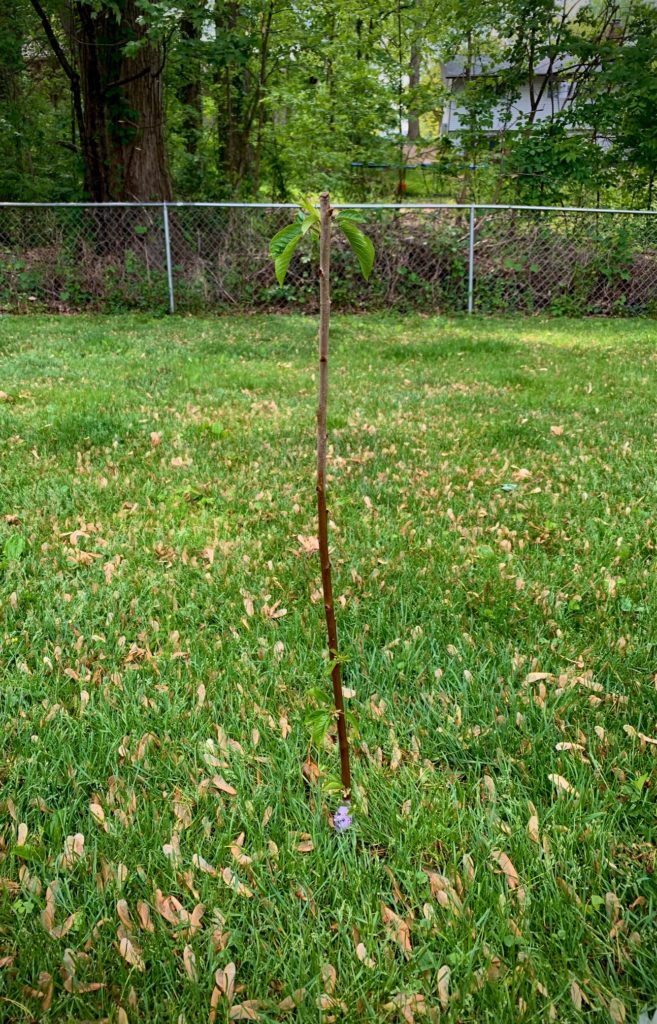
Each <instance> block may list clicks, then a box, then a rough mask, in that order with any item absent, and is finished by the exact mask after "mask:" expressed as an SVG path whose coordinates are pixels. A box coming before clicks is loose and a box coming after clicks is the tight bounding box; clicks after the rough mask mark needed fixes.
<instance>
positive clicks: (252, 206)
mask: <svg viewBox="0 0 657 1024" xmlns="http://www.w3.org/2000/svg"><path fill="white" fill-rule="evenodd" d="M165 206H166V207H169V208H170V209H177V208H191V209H195V208H209V209H229V210H233V209H243V210H298V209H299V208H300V207H299V203H231V202H221V203H214V202H198V203H196V202H191V201H180V202H169V201H167V202H162V201H159V202H158V201H153V200H148V201H147V200H144V202H127V201H126V202H109V203H92V202H72V203H64V202H54V203H46V202H39V203H27V202H0V209H51V208H56V209H69V208H73V209H111V208H118V209H124V208H126V209H127V208H132V209H142V208H144V207H146V208H155V209H158V208H159V209H161V208H162V207H165ZM333 208H334V209H335V210H419V211H427V210H475V211H476V210H519V211H526V212H534V213H601V214H604V213H606V214H629V215H634V216H642V217H657V210H632V209H625V208H624V207H608V206H530V205H520V204H513V203H333Z"/></svg>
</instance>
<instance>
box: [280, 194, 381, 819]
mask: <svg viewBox="0 0 657 1024" xmlns="http://www.w3.org/2000/svg"><path fill="white" fill-rule="evenodd" d="M300 205H301V209H300V211H299V213H298V215H297V217H296V219H295V221H294V222H293V223H292V224H288V225H287V227H284V228H283V229H282V231H279V232H278V234H276V235H274V237H273V238H272V240H271V242H270V246H269V253H270V256H271V258H272V259H273V261H274V269H275V271H276V278H277V280H278V283H279V284H280V285H281V286H282V285H283V282H284V281H285V275H286V273H287V269H288V267H289V265H290V260H291V259H292V256H293V255H294V252H295V249H296V248H297V246H298V245H299V243H300V242H301V241H302V239H303V238H304V237H305V236H306V235H307V234H309V233H310V234H312V235H315V236H317V237H318V238H319V302H320V307H319V308H320V315H319V401H318V406H317V539H318V543H319V558H320V564H321V569H322V592H323V597H324V611H325V615H326V631H327V635H328V649H329V669H330V672H331V680H332V683H333V708H331V706H330V700H329V701H327V699H326V695H325V694H324V692H323V691H322V690H320V689H314V690H313V691H312V696H314V697H316V699H317V700H318V702H319V703H320V708H319V709H318V710H317V711H314V712H312V715H311V716H309V719H310V724H311V730H312V735H313V740H314V741H315V742H316V743H317V744H318V745H319V744H321V741H322V739H323V737H324V736H325V735H326V733H327V732H328V730H329V728H330V727H331V725H332V723H333V721H335V724H336V727H337V732H338V746H339V750H340V779H341V782H342V793H343V796H344V798H345V801H347V804H346V806H343V807H341V808H339V810H338V812H336V815H335V816H334V824H335V828H336V830H337V831H339V832H342V831H345V829H346V828H348V827H349V826H350V825H351V817H350V816H349V805H348V800H349V796H350V793H351V768H350V763H349V738H348V736H347V718H346V714H345V708H344V696H343V692H342V668H341V661H340V653H339V649H338V630H337V624H336V621H335V605H334V602H333V581H332V576H331V559H330V552H329V538H328V508H327V504H326V444H327V433H326V430H327V428H326V421H327V412H328V385H329V330H330V318H331V241H332V237H331V236H332V224H333V222H335V224H336V225H337V226H338V227H339V228H340V229H341V230H342V233H343V234H344V236H345V238H346V239H347V241H348V243H349V245H350V247H351V249H352V251H353V253H354V255H355V256H356V259H357V261H358V264H359V266H360V270H361V273H362V274H363V277H364V278H365V280H367V279H368V278H369V276H370V273H371V272H372V267H373V265H374V246H373V245H372V242H371V241H370V239H369V238H367V236H366V235H364V234H363V232H362V231H361V230H360V228H359V227H358V222H359V221H361V220H362V217H361V215H360V214H358V213H357V212H356V211H351V210H342V211H340V212H339V213H338V214H337V215H335V212H334V211H333V210H332V209H331V203H330V198H329V194H328V192H324V193H322V195H321V197H320V204H319V211H318V210H317V209H316V207H315V206H313V204H312V203H310V202H309V201H307V200H306V201H303V202H302V203H301V204H300Z"/></svg>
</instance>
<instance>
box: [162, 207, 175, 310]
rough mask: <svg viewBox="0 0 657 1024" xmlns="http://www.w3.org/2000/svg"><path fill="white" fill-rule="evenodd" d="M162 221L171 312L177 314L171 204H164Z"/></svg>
mask: <svg viewBox="0 0 657 1024" xmlns="http://www.w3.org/2000/svg"><path fill="white" fill-rule="evenodd" d="M162 220H163V222H164V248H165V250H166V260H167V286H168V289H169V312H170V313H175V312H176V297H175V295H174V291H173V262H172V260H171V232H170V231H169V204H168V203H162Z"/></svg>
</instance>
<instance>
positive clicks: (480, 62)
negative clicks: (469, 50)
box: [442, 55, 572, 79]
mask: <svg viewBox="0 0 657 1024" xmlns="http://www.w3.org/2000/svg"><path fill="white" fill-rule="evenodd" d="M571 61H572V58H571V57H568V56H567V55H564V56H562V57H557V58H556V59H555V60H554V61H553V63H552V71H553V72H555V71H562V70H563V69H564V68H565V67H568V66H569V63H570V62H571ZM510 66H511V65H510V63H509V62H508V61H494V60H492V58H490V57H475V59H474V60H473V61H472V64H471V66H470V70H469V75H470V77H471V78H478V77H480V76H481V75H497V74H499V73H500V71H506V70H507V69H508V68H509V67H510ZM466 68H467V60H466V58H465V57H456V58H454V60H447V61H445V62H444V63H443V65H442V71H443V78H448V79H452V78H466V77H467V76H468V72H467V70H466ZM549 68H550V58H549V57H544V58H543V60H540V61H539V62H538V64H536V67H535V68H534V74H536V75H545V74H547V72H548V70H549Z"/></svg>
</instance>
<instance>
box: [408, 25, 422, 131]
mask: <svg viewBox="0 0 657 1024" xmlns="http://www.w3.org/2000/svg"><path fill="white" fill-rule="evenodd" d="M421 60H422V53H421V50H420V44H419V42H418V40H417V39H413V41H412V42H411V57H410V68H409V76H408V79H409V80H408V85H409V89H410V92H411V103H413V102H414V98H413V92H414V90H415V89H417V88H418V87H419V85H420V71H421ZM406 137H407V138H408V141H409V142H417V140H418V139H419V138H420V115H419V114H417V113H416V112H415V111H414V110H409V112H408V131H407V133H406Z"/></svg>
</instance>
